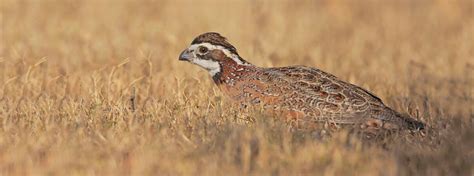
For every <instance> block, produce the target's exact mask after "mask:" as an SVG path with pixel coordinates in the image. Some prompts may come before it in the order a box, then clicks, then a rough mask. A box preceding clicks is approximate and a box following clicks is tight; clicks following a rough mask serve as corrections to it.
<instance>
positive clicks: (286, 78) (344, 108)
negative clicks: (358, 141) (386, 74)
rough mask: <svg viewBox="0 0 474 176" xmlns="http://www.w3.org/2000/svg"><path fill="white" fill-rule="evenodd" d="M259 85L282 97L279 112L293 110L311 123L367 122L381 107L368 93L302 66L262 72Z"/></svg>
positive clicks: (321, 72) (380, 103) (377, 100)
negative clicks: (373, 112)
mask: <svg viewBox="0 0 474 176" xmlns="http://www.w3.org/2000/svg"><path fill="white" fill-rule="evenodd" d="M261 74H262V75H263V76H259V78H260V81H262V82H264V83H265V84H267V85H268V84H275V85H271V86H269V87H271V88H270V89H268V90H267V91H269V92H272V93H280V94H281V96H283V97H284V101H283V104H282V106H283V108H288V109H291V110H297V111H301V112H303V113H304V114H305V115H307V116H310V117H311V118H312V119H313V120H315V121H333V122H335V123H357V122H360V121H362V120H364V119H365V118H370V114H371V112H370V111H371V110H372V109H373V107H374V106H376V107H381V108H383V107H385V106H384V105H383V103H382V101H381V100H380V99H379V98H378V97H376V96H375V95H374V94H372V93H370V92H369V91H367V90H365V89H362V88H360V87H358V86H355V85H352V84H349V83H346V82H343V81H340V80H339V79H337V77H335V76H334V75H331V74H329V73H326V72H323V71H321V70H319V69H315V68H310V67H305V66H291V67H279V68H270V69H264V71H262V73H261Z"/></svg>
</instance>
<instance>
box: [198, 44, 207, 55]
mask: <svg viewBox="0 0 474 176" xmlns="http://www.w3.org/2000/svg"><path fill="white" fill-rule="evenodd" d="M207 51H208V49H207V48H206V47H204V46H203V47H200V48H199V52H200V53H203V54H204V53H207Z"/></svg>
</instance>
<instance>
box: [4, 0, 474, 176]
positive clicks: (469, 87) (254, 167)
mask: <svg viewBox="0 0 474 176" xmlns="http://www.w3.org/2000/svg"><path fill="white" fill-rule="evenodd" d="M473 8H474V4H473V2H472V1H470V0H464V1H443V0H435V1H427V0H421V1H408V0H402V1H398V0H389V1H376V0H362V1H343V0H335V1H329V0H328V1H322V0H321V1H319V0H318V1H280V0H279V1H260V0H257V1H250V0H249V1H228V2H224V1H218V0H215V1H214V0H202V1H183V0H178V1H171V0H169V1H132V0H120V1H112V0H103V1H95V0H84V1H74V0H63V1H60V0H46V1H34V0H31V1H30V0H22V1H18V0H0V13H1V14H0V17H1V18H0V25H1V36H0V40H1V41H0V175H70V174H71V175H120V174H123V175H129V174H131V175H197V174H199V175H224V174H230V175H239V174H255V175H290V174H291V175H295V174H302V175H319V174H320V175H348V174H360V175H472V174H473V172H474V169H473V158H474V129H473V125H474V112H473V107H474V103H473V101H474V99H473V96H472V94H473V93H474V89H473V86H474V85H473V84H474V82H473V75H474V74H473V69H474V62H473V61H474V42H473V41H474V9H473ZM207 31H217V32H220V33H222V34H223V35H225V36H227V37H228V38H229V39H230V40H231V41H232V42H233V43H234V44H235V45H236V47H237V48H238V50H239V53H240V54H241V56H242V57H244V58H245V59H246V60H248V61H250V62H252V63H254V64H256V65H260V66H286V65H307V66H313V67H318V68H320V69H322V70H325V71H328V72H330V73H333V74H335V75H336V76H338V77H340V78H341V79H343V80H347V81H349V82H352V83H355V84H358V85H361V86H362V87H365V88H367V89H369V90H371V91H373V92H374V93H376V94H377V95H379V96H380V97H381V98H382V99H383V100H384V101H385V103H386V104H388V105H389V106H391V107H393V108H394V109H397V110H398V111H401V112H404V113H409V114H411V115H412V116H415V117H418V118H419V119H421V120H422V121H424V122H426V123H427V124H428V126H430V129H429V130H427V132H426V136H425V137H420V136H419V135H410V134H398V135H394V136H391V137H388V138H385V139H381V140H377V141H365V140H362V139H360V138H358V137H354V136H352V135H350V134H348V133H347V132H345V131H341V132H337V133H334V134H332V137H328V138H322V139H321V138H316V137H315V135H314V134H313V133H312V132H295V131H289V130H288V127H287V126H286V125H285V124H282V123H281V122H279V121H275V120H273V118H271V117H267V116H266V115H265V114H262V113H258V112H254V113H252V114H251V115H250V118H244V117H246V116H242V114H240V113H239V112H238V111H237V110H238V108H236V107H234V106H233V105H232V104H230V103H229V102H228V101H226V99H225V98H224V97H223V96H222V94H220V93H219V91H218V89H217V88H216V86H214V85H213V83H212V81H211V79H210V78H209V76H208V74H207V73H206V72H205V71H204V70H202V69H200V68H198V67H196V66H193V65H191V64H188V63H182V62H178V61H177V59H178V58H177V57H178V55H179V53H180V51H181V50H182V49H184V48H185V47H187V45H188V44H189V42H190V41H191V40H192V39H193V38H194V37H195V36H196V35H198V34H200V33H203V32H207ZM131 99H133V101H130V100H131ZM132 102H133V103H132Z"/></svg>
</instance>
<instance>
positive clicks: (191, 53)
mask: <svg viewBox="0 0 474 176" xmlns="http://www.w3.org/2000/svg"><path fill="white" fill-rule="evenodd" d="M179 60H180V61H188V62H191V63H193V64H196V65H199V66H201V67H202V68H204V69H206V70H207V71H209V73H210V74H211V76H214V75H216V74H217V73H219V72H221V71H222V68H223V67H224V66H226V65H235V64H236V65H242V66H250V65H251V64H250V63H248V62H247V61H245V60H244V59H242V58H241V57H240V56H239V54H238V53H237V50H236V49H235V47H234V46H232V45H231V44H230V43H228V42H227V40H226V38H225V37H223V36H221V35H220V34H219V33H216V32H208V33H204V34H201V35H199V36H197V37H196V38H195V39H194V40H193V41H192V42H191V45H190V46H189V47H188V48H186V49H185V50H184V51H183V52H181V54H180V55H179Z"/></svg>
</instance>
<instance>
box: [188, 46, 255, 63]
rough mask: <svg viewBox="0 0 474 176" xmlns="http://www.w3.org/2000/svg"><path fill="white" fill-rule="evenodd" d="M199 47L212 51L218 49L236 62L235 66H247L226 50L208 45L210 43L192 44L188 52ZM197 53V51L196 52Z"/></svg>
mask: <svg viewBox="0 0 474 176" xmlns="http://www.w3.org/2000/svg"><path fill="white" fill-rule="evenodd" d="M200 46H204V47H206V48H207V49H208V50H214V49H219V50H221V51H222V52H224V54H225V55H226V56H227V57H229V58H231V59H232V60H234V62H236V63H237V64H239V65H249V64H248V63H246V62H244V61H242V60H241V59H240V57H239V56H238V55H237V54H234V53H232V52H230V51H229V50H228V49H226V48H224V47H223V46H220V45H213V44H210V43H200V44H193V45H191V46H190V47H189V50H190V51H196V50H197V49H198V48H199V47H200ZM198 52H199V51H198Z"/></svg>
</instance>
